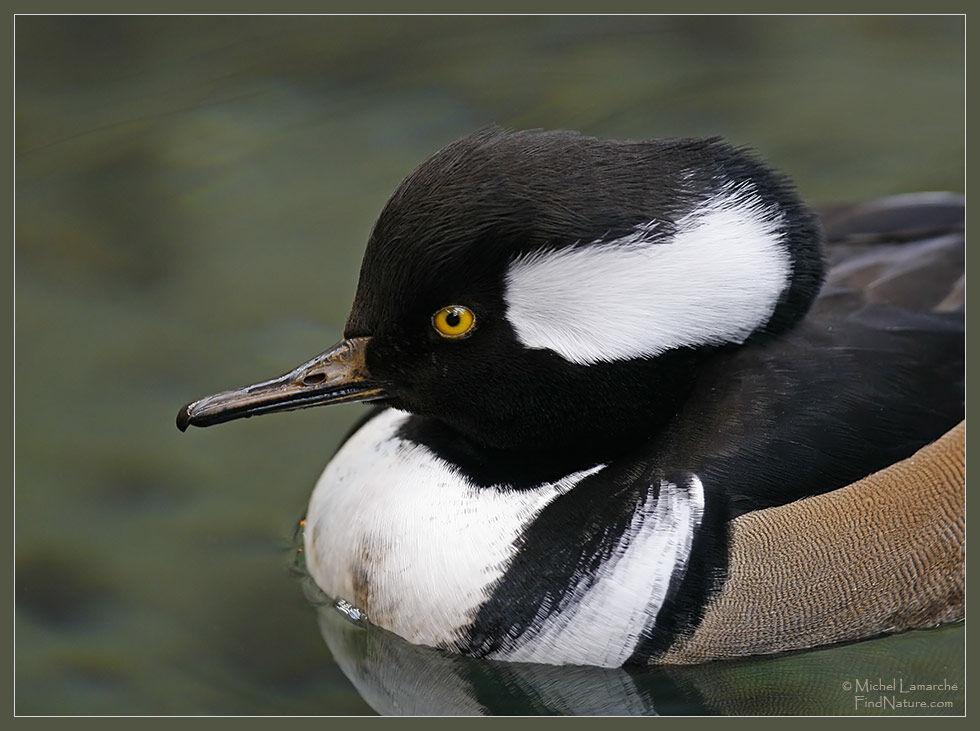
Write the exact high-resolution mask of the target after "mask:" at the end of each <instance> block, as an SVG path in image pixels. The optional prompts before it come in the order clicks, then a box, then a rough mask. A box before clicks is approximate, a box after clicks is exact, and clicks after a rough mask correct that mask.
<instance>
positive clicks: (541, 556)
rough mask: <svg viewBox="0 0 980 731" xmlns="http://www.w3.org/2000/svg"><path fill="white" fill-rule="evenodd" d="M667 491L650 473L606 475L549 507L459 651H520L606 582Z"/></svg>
mask: <svg viewBox="0 0 980 731" xmlns="http://www.w3.org/2000/svg"><path fill="white" fill-rule="evenodd" d="M624 467H626V466H625V465H624ZM628 467H629V468H630V469H633V468H634V467H633V465H629V466H628ZM644 472H645V471H644ZM659 484H660V483H659V480H653V479H651V477H650V476H649V473H645V474H643V475H642V477H641V476H640V475H638V474H636V473H635V472H633V473H632V474H630V473H629V472H628V471H626V470H624V469H616V468H606V469H603V470H602V471H600V472H597V473H595V474H593V475H589V476H588V477H585V478H583V479H582V481H581V482H579V484H578V485H576V486H575V488H574V489H572V490H570V491H569V492H567V493H565V494H564V495H561V496H559V497H558V498H556V499H555V500H553V501H552V502H551V503H550V504H548V505H547V506H546V507H545V508H544V509H543V510H542V511H541V513H540V514H539V515H538V517H537V518H535V520H534V521H533V522H532V523H531V524H530V525H529V526H528V527H527V529H526V530H525V531H524V534H523V535H522V536H521V537H520V538H519V539H518V541H517V554H516V555H515V556H514V558H513V560H512V561H511V563H510V565H509V566H508V567H507V569H506V571H505V572H504V575H503V576H502V577H501V578H500V579H498V580H497V582H496V583H495V584H494V585H493V586H492V587H491V591H492V593H491V595H490V597H489V599H487V601H486V602H484V603H483V605H482V606H481V607H480V609H479V610H478V611H477V614H476V616H475V617H474V619H473V622H472V625H471V629H470V632H469V636H468V637H466V638H465V640H464V641H463V642H462V643H460V645H461V646H460V647H459V648H458V649H459V651H461V652H464V653H466V654H469V655H474V656H477V657H484V656H487V655H489V654H491V653H494V652H501V651H503V652H506V651H509V650H512V649H514V648H516V647H519V646H520V644H521V639H522V636H527V635H528V633H530V634H531V635H533V634H534V632H535V630H537V629H539V628H540V627H541V625H542V624H543V623H544V622H546V621H547V619H548V618H549V617H551V616H552V615H554V614H555V613H557V612H561V611H562V609H563V608H565V607H566V606H567V605H568V604H569V603H570V601H572V600H573V599H574V598H575V592H576V590H577V591H578V592H579V593H581V592H582V591H583V590H587V589H588V588H589V587H590V586H591V585H592V583H593V582H594V581H595V579H596V577H597V576H599V575H600V572H601V570H602V565H603V564H604V563H605V562H606V561H607V560H608V559H609V558H610V556H611V555H612V552H613V550H614V549H615V547H616V545H617V544H618V543H619V541H620V539H621V538H622V536H623V534H624V533H625V532H626V531H627V530H628V529H629V527H630V524H631V522H632V520H633V516H634V514H635V513H636V511H637V509H639V508H640V507H642V506H643V504H644V502H645V501H646V499H647V497H648V495H649V494H650V492H651V491H654V493H655V495H656V493H658V492H659Z"/></svg>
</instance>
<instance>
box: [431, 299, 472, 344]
mask: <svg viewBox="0 0 980 731" xmlns="http://www.w3.org/2000/svg"><path fill="white" fill-rule="evenodd" d="M474 325H476V315H474V314H473V312H472V311H471V310H470V309H469V308H466V307H463V306H462V305H450V306H449V307H443V308H442V309H441V310H439V311H438V312H437V313H436V314H434V315H433V316H432V327H434V328H435V329H436V332H437V333H439V334H440V335H442V337H444V338H465V337H466V336H467V335H469V334H470V333H471V332H473V326H474Z"/></svg>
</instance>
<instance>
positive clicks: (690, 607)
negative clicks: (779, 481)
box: [625, 475, 730, 665]
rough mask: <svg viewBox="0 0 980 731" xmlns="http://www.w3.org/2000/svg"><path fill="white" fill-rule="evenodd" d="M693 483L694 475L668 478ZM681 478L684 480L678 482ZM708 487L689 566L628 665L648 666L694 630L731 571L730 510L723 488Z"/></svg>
mask: <svg viewBox="0 0 980 731" xmlns="http://www.w3.org/2000/svg"><path fill="white" fill-rule="evenodd" d="M667 479H668V480H671V481H675V484H687V485H689V486H690V484H691V477H690V476H684V475H675V476H671V477H668V478H667ZM676 480H681V481H682V482H676ZM702 487H703V488H704V513H703V514H702V516H701V523H700V525H698V526H697V527H696V528H695V532H694V540H693V541H692V542H691V553H690V555H689V556H688V558H687V562H686V566H684V567H683V568H682V569H681V570H676V571H675V572H674V575H673V576H671V578H670V585H669V586H668V588H667V596H666V597H665V598H664V603H663V604H662V605H661V607H660V611H659V612H658V613H657V619H656V621H655V622H654V624H653V625H652V626H651V627H649V628H647V629H646V630H645V631H644V633H643V636H642V637H641V638H640V641H639V642H638V643H637V644H636V648H635V649H634V650H633V654H632V655H631V656H630V658H629V660H627V661H626V663H625V664H626V665H646V664H649V663H650V662H651V661H654V660H656V659H657V658H658V657H659V656H661V655H662V654H663V653H664V652H666V651H667V650H668V649H669V648H670V646H671V645H672V644H674V642H675V641H676V640H677V638H678V637H680V636H681V635H683V634H687V633H690V632H693V631H694V630H695V629H696V628H697V626H698V624H700V622H701V620H702V619H703V617H704V609H705V607H706V606H707V603H708V601H709V600H710V599H711V597H712V596H714V595H715V594H716V593H717V592H718V591H719V590H720V589H721V587H722V584H723V583H724V581H725V575H726V573H727V571H728V521H729V517H730V511H729V509H728V505H727V500H726V498H725V495H724V493H723V492H722V491H720V490H712V489H711V488H710V487H709V486H708V485H705V484H703V483H702Z"/></svg>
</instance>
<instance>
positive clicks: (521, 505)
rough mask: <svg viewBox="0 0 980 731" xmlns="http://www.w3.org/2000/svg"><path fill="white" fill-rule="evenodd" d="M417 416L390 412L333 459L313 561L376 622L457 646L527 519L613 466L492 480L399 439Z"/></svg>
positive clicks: (323, 580)
mask: <svg viewBox="0 0 980 731" xmlns="http://www.w3.org/2000/svg"><path fill="white" fill-rule="evenodd" d="M408 418H409V415H408V414H406V413H404V412H400V411H395V410H389V411H386V412H383V413H382V414H380V415H379V416H377V417H375V418H374V419H372V420H371V421H369V422H368V423H367V424H366V425H365V426H364V427H362V428H361V429H360V430H359V431H358V432H357V433H356V434H355V435H354V436H352V437H351V438H350V439H349V440H348V441H347V443H346V444H345V445H344V446H343V447H342V448H341V450H340V451H339V452H338V453H337V455H336V456H335V457H334V459H333V460H332V461H331V462H330V464H329V465H327V468H326V470H325V471H324V472H323V475H322V476H321V477H320V480H319V481H318V482H317V485H316V489H315V490H314V492H313V497H312V498H311V500H310V505H309V509H308V512H307V516H306V527H305V555H306V565H307V569H308V570H309V572H310V575H311V576H312V577H313V579H314V580H315V581H316V583H317V584H318V585H319V587H320V588H321V589H322V590H323V591H324V592H325V593H326V594H327V595H328V596H330V597H332V598H334V599H346V600H347V601H349V602H351V603H352V604H354V605H355V606H356V607H358V608H360V609H361V610H363V611H364V612H365V613H366V614H367V617H368V619H369V620H370V621H371V622H373V623H374V624H376V625H378V626H380V627H383V628H385V629H388V630H390V631H392V632H395V633H396V634H398V635H401V636H402V637H404V638H405V639H407V640H409V641H410V642H414V643H418V644H425V645H432V646H447V645H451V644H452V643H453V641H454V640H456V639H458V638H460V637H461V636H462V631H463V629H465V627H466V626H467V625H468V623H469V622H470V621H471V620H472V617H473V614H474V612H475V610H476V609H477V608H478V607H479V606H480V604H482V603H483V601H485V599H486V598H487V595H488V586H489V585H491V584H492V583H493V582H494V581H495V580H496V579H498V578H499V577H500V576H501V574H502V573H503V571H504V569H505V568H506V565H507V563H508V561H509V560H510V558H511V557H512V556H513V554H514V551H515V547H514V540H515V539H516V538H517V537H518V536H519V535H520V534H521V532H522V530H523V529H524V527H525V526H526V525H527V524H528V523H529V522H530V521H531V520H532V519H533V518H534V517H535V516H536V515H537V514H538V513H539V512H540V511H541V509H542V508H544V507H545V506H546V505H547V504H548V503H549V502H550V501H552V500H553V499H554V498H556V497H557V496H559V495H561V494H562V493H564V492H567V491H568V490H570V489H571V488H572V487H574V486H575V484H577V483H578V482H579V481H580V480H581V479H582V478H584V477H585V476H587V475H589V474H593V473H595V472H598V471H599V470H601V469H602V468H603V465H597V466H596V467H593V468H591V469H589V470H586V471H582V472H577V473H574V474H571V475H568V476H567V477H564V478H562V479H561V480H559V481H557V482H554V483H548V484H544V485H540V486H538V487H536V488H533V489H530V490H521V491H518V490H506V489H503V490H501V489H497V488H494V487H490V488H481V487H478V486H476V485H474V484H473V483H471V482H470V481H469V480H468V479H467V478H466V477H465V476H464V475H463V474H462V473H461V472H459V471H458V470H457V469H454V468H453V467H452V466H451V465H450V464H448V463H447V462H445V461H443V460H441V459H440V458H438V457H437V456H435V455H434V454H433V453H432V452H431V451H429V450H428V449H426V448H425V447H423V446H419V445H417V444H414V443H412V442H409V441H406V440H403V439H401V438H399V437H398V436H397V431H398V429H399V427H401V425H402V424H403V423H404V422H405V420H406V419H408Z"/></svg>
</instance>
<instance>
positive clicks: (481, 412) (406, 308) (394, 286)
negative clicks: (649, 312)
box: [345, 130, 713, 451]
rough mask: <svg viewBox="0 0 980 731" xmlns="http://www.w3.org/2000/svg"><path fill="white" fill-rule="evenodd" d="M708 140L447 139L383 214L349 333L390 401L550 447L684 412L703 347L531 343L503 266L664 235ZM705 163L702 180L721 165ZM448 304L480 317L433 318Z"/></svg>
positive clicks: (500, 444)
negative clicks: (460, 333)
mask: <svg viewBox="0 0 980 731" xmlns="http://www.w3.org/2000/svg"><path fill="white" fill-rule="evenodd" d="M707 144H709V143H706V142H703V141H677V142H664V143H660V144H658V145H653V144H649V143H647V144H641V143H636V144H632V143H610V142H605V141H600V140H593V139H591V138H586V137H582V136H580V135H575V134H573V133H518V134H514V135H506V134H504V133H502V132H499V131H493V130H491V131H488V132H483V133H477V134H476V135H471V136H470V137H468V138H465V139H464V140H461V141H460V142H457V143H455V144H454V145H451V146H450V147H448V148H446V149H445V150H443V151H441V152H440V153H438V154H437V155H436V156H434V157H433V158H431V159H430V160H428V161H426V162H425V163H424V164H423V165H422V166H420V168H419V169H418V170H416V171H415V172H414V173H413V174H412V175H411V176H409V178H408V179H406V181H405V182H404V183H403V184H402V185H401V186H400V187H399V189H398V190H397V191H396V192H395V193H394V195H393V196H392V198H391V200H390V201H389V203H388V205H387V206H386V207H385V209H384V211H383V212H382V213H381V216H380V217H379V220H378V222H377V224H376V225H375V228H374V231H373V232H372V235H371V238H370V240H369V243H368V248H367V252H366V254H365V258H364V262H363V264H362V268H361V276H360V282H359V285H358V291H357V296H356V298H355V302H354V306H353V309H352V312H351V315H350V319H349V320H348V324H347V327H346V329H345V337H348V338H354V337H370V341H369V343H368V345H367V351H366V362H367V366H368V369H369V370H370V372H371V375H372V377H373V378H375V379H378V380H380V381H383V382H384V383H385V384H386V388H387V392H388V394H389V396H390V398H391V403H392V404H393V405H394V406H397V407H398V408H401V409H405V410H407V411H411V412H413V413H417V414H422V415H427V416H432V417H434V418H437V419H439V420H440V421H442V422H444V423H445V424H447V425H448V426H449V427H451V428H452V429H454V430H456V431H458V432H460V433H462V434H463V435H465V436H467V437H469V438H470V439H472V440H474V441H475V442H477V443H478V444H480V445H481V446H489V447H497V448H503V449H518V450H523V449H527V450H532V451H540V450H541V449H547V448H548V447H549V446H551V445H553V444H556V445H557V444H561V445H565V446H568V445H570V444H580V445H590V448H592V447H594V446H595V445H597V444H603V445H613V444H617V443H622V442H623V440H628V439H629V438H630V434H631V433H635V432H636V431H637V427H638V426H640V425H648V424H650V423H659V422H661V421H663V420H664V419H666V418H668V417H669V415H670V414H672V413H673V411H674V409H675V408H676V406H677V404H678V402H679V401H680V400H681V399H682V398H683V396H684V395H685V394H686V392H687V390H688V389H689V388H690V385H691V383H692V380H693V372H694V370H693V368H692V366H693V364H694V363H696V362H697V361H698V359H700V358H702V357H704V355H705V354H704V351H693V350H686V349H681V350H678V351H675V352H672V353H668V354H665V355H663V356H660V357H658V358H655V359H650V360H645V361H627V362H615V363H606V364H601V363H600V364H596V365H589V366H583V365H577V364H574V363H571V362H568V361H566V360H564V359H563V358H562V357H560V356H559V355H557V354H556V353H553V352H551V351H548V350H531V349H528V348H525V347H524V346H522V345H521V344H520V343H519V342H518V340H517V338H516V336H515V333H514V331H513V328H512V327H511V324H510V323H509V322H508V321H507V317H506V302H505V277H506V272H507V267H508V265H509V264H510V263H511V262H512V261H513V259H514V258H515V257H517V256H518V255H520V254H522V253H527V252H533V251H538V250H541V249H558V248H561V247H565V246H575V245H584V244H588V243H590V242H593V241H595V240H597V239H609V238H616V237H618V236H622V235H625V234H627V233H629V232H630V231H632V230H633V228H634V227H635V226H636V225H638V224H640V223H647V222H649V221H651V220H654V219H658V220H659V221H661V222H662V230H663V232H664V234H665V235H668V234H669V233H670V231H671V226H672V223H673V220H675V218H677V217H678V216H680V215H682V214H683V213H686V212H687V211H689V210H690V209H691V208H692V207H693V206H694V205H696V204H697V203H698V202H699V201H700V200H701V197H700V196H703V193H698V192H697V191H696V189H697V186H695V185H692V184H691V180H690V175H689V174H688V177H687V180H686V183H685V184H682V183H681V182H680V176H681V173H682V171H685V170H690V169H691V167H692V166H693V165H694V164H695V163H694V158H696V157H697V156H698V155H699V154H700V153H701V152H702V151H703V149H704V147H705V145H707ZM699 165H700V166H701V168H699V169H703V174H704V175H705V178H706V182H705V185H706V186H707V179H708V178H710V176H711V175H712V174H713V170H712V168H711V166H707V167H705V166H704V163H703V160H701V161H699ZM624 170H630V171H633V174H634V175H636V176H637V178H636V179H635V180H630V179H628V178H626V177H624V175H623V171H624ZM597 286H601V282H597ZM451 305H461V306H464V307H466V308H468V309H469V310H471V311H472V312H473V313H474V315H475V320H476V321H475V326H474V328H473V330H472V332H471V333H470V334H469V335H468V336H467V337H465V338H450V337H445V336H443V335H441V334H440V333H439V332H438V331H437V329H436V328H435V327H434V326H433V321H432V318H433V315H434V314H435V313H437V312H438V311H439V310H440V309H441V308H444V307H447V306H451ZM615 325H616V323H615V313H609V326H610V327H615ZM644 431H645V432H646V433H649V430H644Z"/></svg>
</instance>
